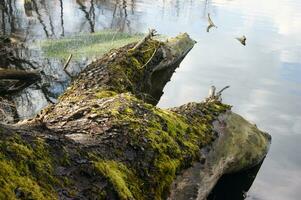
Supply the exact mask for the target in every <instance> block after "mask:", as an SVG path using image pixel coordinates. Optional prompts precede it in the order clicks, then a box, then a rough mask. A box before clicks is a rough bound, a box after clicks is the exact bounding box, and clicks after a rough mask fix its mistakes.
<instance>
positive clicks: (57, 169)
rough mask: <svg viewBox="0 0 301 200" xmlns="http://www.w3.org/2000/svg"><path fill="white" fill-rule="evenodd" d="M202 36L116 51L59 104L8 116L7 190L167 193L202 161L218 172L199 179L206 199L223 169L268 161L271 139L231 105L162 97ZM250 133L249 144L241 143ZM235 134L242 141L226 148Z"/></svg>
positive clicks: (3, 170) (70, 194)
mask: <svg viewBox="0 0 301 200" xmlns="http://www.w3.org/2000/svg"><path fill="white" fill-rule="evenodd" d="M194 44H195V41H193V40H192V39H190V37H189V36H188V35H187V34H181V35H179V36H177V37H175V38H173V39H168V40H167V41H166V42H161V41H157V40H153V39H152V38H149V39H147V40H145V41H144V42H143V43H142V44H141V45H139V48H138V49H135V48H134V47H135V45H136V44H129V45H127V46H125V47H122V48H120V49H117V50H112V51H111V52H109V53H108V54H106V55H105V56H104V57H103V58H101V59H99V60H97V61H96V62H93V63H91V64H90V65H88V66H87V67H86V69H85V70H84V71H83V72H81V74H80V75H79V77H78V78H77V79H75V80H74V82H73V83H72V85H71V86H70V87H69V88H68V89H67V91H66V92H65V93H64V94H63V95H62V96H61V97H60V98H59V102H58V103H57V104H54V105H51V106H49V107H48V108H46V109H44V110H43V111H42V112H41V113H40V114H39V115H38V116H36V117H35V118H33V119H31V120H28V121H25V122H23V123H19V124H16V125H13V126H8V125H1V124H0V158H1V159H0V180H3V181H2V182H1V184H2V187H0V199H14V198H21V199H139V200H142V199H166V198H168V196H172V194H174V193H175V192H177V191H180V188H177V187H175V189H174V188H173V187H172V183H173V182H174V181H176V179H177V177H179V176H180V174H181V173H182V172H184V171H185V170H186V169H189V168H190V167H191V166H194V164H195V163H198V162H201V163H203V166H204V168H200V169H199V173H202V174H204V175H203V177H205V178H206V180H208V181H207V182H205V184H201V186H202V187H200V188H197V190H198V191H200V193H202V195H201V196H199V199H203V198H206V196H207V194H208V193H209V191H210V190H211V189H212V186H213V185H214V184H215V183H216V180H217V179H218V178H219V177H220V176H221V175H222V174H223V173H229V172H232V171H239V170H243V169H246V168H248V167H251V166H253V165H255V164H257V163H258V162H260V161H261V160H262V159H263V157H264V156H265V155H266V153H267V149H268V146H269V142H270V138H269V137H268V135H267V134H265V133H263V132H261V131H259V130H258V129H257V128H256V127H255V126H252V125H250V124H249V123H248V122H246V121H245V120H243V119H242V118H241V117H238V118H239V120H232V116H233V117H234V118H235V117H236V116H237V115H236V114H232V113H231V111H230V109H231V106H229V105H226V104H223V103H221V101H219V100H215V101H209V102H203V103H188V104H186V105H183V106H180V107H177V108H172V109H167V110H164V109H160V108H157V107H156V106H155V105H156V103H157V102H158V100H159V99H160V97H161V95H162V94H163V92H162V90H163V88H164V86H165V84H166V83H167V82H168V81H169V80H170V78H171V76H172V74H173V72H174V70H175V69H176V68H177V67H178V66H179V64H180V62H181V61H182V60H183V58H184V57H185V56H186V54H187V53H188V52H189V51H190V50H191V49H192V47H193V46H194ZM154 52H155V53H154ZM141 66H143V67H141ZM229 113H230V114H229ZM224 116H227V117H224ZM217 122H219V123H220V124H218V125H220V127H224V129H222V128H221V129H222V130H219V129H218V127H219V126H217V125H215V124H216V123H217ZM232 126H235V127H237V129H235V131H233V130H234V129H233V128H231V127H232ZM225 127H226V128H225ZM240 128H241V129H240ZM223 131H224V132H223ZM240 134H241V136H240ZM246 142H247V143H248V144H249V145H248V146H247V148H248V149H244V147H243V146H242V148H238V147H239V146H241V145H243V144H245V143H246ZM232 143H234V144H237V145H238V146H237V148H233V149H232V148H229V149H227V151H225V152H223V150H224V149H226V147H227V146H228V145H229V144H231V145H232ZM205 149H207V151H204V150H205ZM240 149H241V151H240ZM208 152H216V153H208ZM219 168H222V169H223V170H218V169H219ZM207 172H208V173H212V174H207ZM200 183H203V182H201V180H200ZM206 186H209V187H206ZM171 189H172V190H171Z"/></svg>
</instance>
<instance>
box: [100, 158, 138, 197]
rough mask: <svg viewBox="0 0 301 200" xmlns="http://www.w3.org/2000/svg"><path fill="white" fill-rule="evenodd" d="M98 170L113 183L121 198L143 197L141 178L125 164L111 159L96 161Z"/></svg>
mask: <svg viewBox="0 0 301 200" xmlns="http://www.w3.org/2000/svg"><path fill="white" fill-rule="evenodd" d="M94 166H95V168H96V170H97V171H98V172H99V173H100V174H101V175H102V176H104V177H106V178H107V179H108V181H109V182H110V183H111V184H112V185H113V187H114V189H115V191H116V192H117V194H118V196H119V198H120V199H123V200H126V199H141V196H142V194H141V191H140V189H139V187H140V184H139V180H138V179H137V177H136V176H135V174H134V173H133V172H132V171H131V170H130V169H128V168H127V167H126V166H125V165H124V164H122V163H120V162H116V161H111V160H101V161H98V162H95V163H94Z"/></svg>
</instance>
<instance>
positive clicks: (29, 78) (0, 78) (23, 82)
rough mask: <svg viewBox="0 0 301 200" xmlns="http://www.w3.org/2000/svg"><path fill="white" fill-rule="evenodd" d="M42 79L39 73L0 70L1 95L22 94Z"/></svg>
mask: <svg viewBox="0 0 301 200" xmlns="http://www.w3.org/2000/svg"><path fill="white" fill-rule="evenodd" d="M40 79H41V76H40V73H39V72H38V71H24V70H14V69H3V68H0V94H1V95H7V94H14V93H17V92H20V91H22V90H23V89H25V88H27V87H28V86H30V85H32V84H33V83H35V82H36V81H38V80H40Z"/></svg>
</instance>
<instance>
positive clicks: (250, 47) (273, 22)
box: [0, 0, 301, 200]
mask: <svg viewBox="0 0 301 200" xmlns="http://www.w3.org/2000/svg"><path fill="white" fill-rule="evenodd" d="M2 1H3V0H2ZM5 2H6V3H4V5H5V7H6V8H7V9H6V11H5V12H3V10H2V11H1V12H2V13H1V16H0V19H1V20H0V21H1V22H0V25H1V26H0V27H1V31H2V32H4V33H11V32H14V33H17V34H22V35H26V39H25V42H27V45H29V46H30V44H31V43H32V42H33V41H36V40H38V39H41V38H47V37H54V38H59V37H63V36H66V35H72V34H75V33H78V32H93V31H99V30H102V29H107V28H109V29H116V30H120V31H124V32H130V33H135V32H146V31H147V29H148V28H150V27H151V28H155V29H156V30H157V31H158V33H160V34H164V35H168V36H174V35H176V34H178V33H179V32H187V33H189V34H190V35H191V37H192V38H193V39H195V40H196V41H197V44H196V45H195V47H194V48H193V50H192V51H191V52H190V53H189V54H188V55H187V57H186V58H185V60H184V61H183V63H182V64H181V66H180V68H179V69H177V71H176V73H175V74H174V76H173V78H172V80H171V81H170V82H169V83H168V84H167V86H166V88H165V90H164V92H165V94H164V95H163V97H162V99H161V101H160V103H159V106H160V107H163V108H166V107H173V106H179V105H181V104H184V103H187V102H190V101H201V100H203V99H204V98H205V97H206V96H207V93H208V88H209V87H210V86H211V85H215V86H216V87H217V88H222V87H224V86H226V85H230V86H231V87H230V89H228V90H226V91H225V92H224V93H223V100H224V102H225V103H228V104H231V105H233V106H234V107H233V110H234V111H235V112H237V113H239V114H241V115H242V116H244V117H245V118H247V119H248V120H250V121H252V122H254V123H256V124H257V126H258V127H259V128H260V129H262V130H264V131H266V132H268V133H270V134H271V135H272V138H273V141H272V146H271V149H270V151H269V154H268V156H267V158H266V160H265V161H264V163H263V165H262V167H261V169H260V171H259V173H258V175H257V178H256V179H255V181H254V183H253V185H252V187H251V189H250V190H249V192H248V193H247V199H250V200H251V199H254V200H255V199H256V200H299V199H300V198H301V197H300V196H301V190H300V189H301V156H300V155H301V148H300V143H299V142H301V12H300V10H301V1H300V0H264V1H262V0H214V1H211V0H158V1H155V0H128V1H126V0H123V1H122V0H116V1H106V0H90V1H88V0H76V1H75V0H48V1H46V0H45V1H43V0H40V1H33V2H34V6H33V8H32V9H28V8H27V9H24V4H23V3H24V2H23V1H22V0H6V1H5ZM208 13H210V14H211V18H212V20H213V21H214V23H215V24H216V25H217V26H218V28H212V29H210V32H209V33H208V32H206V28H207V25H208V22H207V14H208ZM242 35H245V36H246V38H247V41H246V43H247V45H246V46H243V45H241V44H240V43H239V42H238V41H237V40H236V39H235V38H236V37H241V36H242ZM54 72H55V70H54ZM63 88H64V87H63V86H62V87H61V90H63ZM44 103H45V102H44Z"/></svg>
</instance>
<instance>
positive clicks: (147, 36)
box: [130, 29, 157, 51]
mask: <svg viewBox="0 0 301 200" xmlns="http://www.w3.org/2000/svg"><path fill="white" fill-rule="evenodd" d="M156 32H157V31H156V30H155V29H148V34H147V35H146V36H145V37H144V38H143V39H142V40H141V41H140V42H138V43H137V44H136V45H135V46H134V47H133V48H132V49H130V51H135V50H137V49H139V48H140V47H141V45H143V43H144V42H146V41H147V40H149V39H151V38H152V37H154V36H156Z"/></svg>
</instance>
